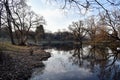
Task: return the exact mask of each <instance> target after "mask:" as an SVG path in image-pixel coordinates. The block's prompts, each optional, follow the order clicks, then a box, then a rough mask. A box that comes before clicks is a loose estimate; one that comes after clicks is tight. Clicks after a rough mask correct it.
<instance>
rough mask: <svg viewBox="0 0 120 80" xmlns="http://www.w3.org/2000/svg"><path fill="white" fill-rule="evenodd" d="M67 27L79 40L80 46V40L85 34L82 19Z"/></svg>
mask: <svg viewBox="0 0 120 80" xmlns="http://www.w3.org/2000/svg"><path fill="white" fill-rule="evenodd" d="M69 29H70V30H71V31H72V33H73V35H74V38H75V40H77V41H79V42H80V45H81V46H82V41H83V39H84V38H85V36H86V34H87V30H86V29H85V27H84V23H83V21H78V22H73V23H72V25H70V26H69Z"/></svg>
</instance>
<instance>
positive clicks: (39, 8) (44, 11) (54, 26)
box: [29, 0, 83, 32]
mask: <svg viewBox="0 0 120 80" xmlns="http://www.w3.org/2000/svg"><path fill="white" fill-rule="evenodd" d="M29 4H30V5H31V6H32V9H33V10H34V11H35V12H36V13H39V14H40V15H42V16H44V17H45V20H46V21H47V25H46V26H45V29H48V30H51V31H52V32H54V31H57V30H58V29H64V28H66V29H67V27H68V25H69V24H71V22H72V21H77V20H79V19H80V18H82V17H83V16H80V15H79V14H75V13H74V12H75V11H73V10H70V11H69V12H68V11H66V12H67V14H66V15H65V14H64V13H63V11H61V10H60V9H59V7H58V5H55V4H53V5H51V4H46V1H43V0H30V1H29Z"/></svg>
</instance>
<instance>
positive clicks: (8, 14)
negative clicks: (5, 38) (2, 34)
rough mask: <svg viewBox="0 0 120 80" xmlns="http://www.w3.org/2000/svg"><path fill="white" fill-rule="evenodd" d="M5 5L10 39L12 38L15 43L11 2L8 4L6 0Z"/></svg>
mask: <svg viewBox="0 0 120 80" xmlns="http://www.w3.org/2000/svg"><path fill="white" fill-rule="evenodd" d="M4 5H5V9H6V12H7V23H8V29H9V33H10V39H11V43H12V44H15V42H14V39H13V32H12V25H11V21H12V19H11V16H12V14H11V11H10V9H9V4H8V0H6V2H4Z"/></svg>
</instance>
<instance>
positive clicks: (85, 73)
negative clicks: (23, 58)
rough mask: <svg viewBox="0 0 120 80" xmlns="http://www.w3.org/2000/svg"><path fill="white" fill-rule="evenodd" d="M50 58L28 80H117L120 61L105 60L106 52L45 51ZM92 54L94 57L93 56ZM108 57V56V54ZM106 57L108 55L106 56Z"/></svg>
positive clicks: (87, 49) (86, 48)
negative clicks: (49, 54) (48, 53)
mask: <svg viewBox="0 0 120 80" xmlns="http://www.w3.org/2000/svg"><path fill="white" fill-rule="evenodd" d="M46 51H47V52H50V53H51V57H50V58H49V59H48V60H47V61H44V64H45V67H44V68H37V69H35V70H34V72H33V74H32V77H31V79H30V80H114V79H115V78H116V80H119V79H118V78H119V76H120V61H119V59H116V61H115V62H114V64H111V63H112V62H113V59H114V57H111V58H109V59H105V58H104V57H106V56H105V55H106V54H105V53H104V54H101V52H102V53H103V52H110V53H111V52H112V51H110V50H107V51H100V53H99V51H92V50H91V49H90V47H89V46H87V47H83V48H82V49H80V48H79V49H73V50H68V51H64V50H57V49H46ZM93 53H94V55H93ZM109 55H110V54H109ZM107 56H108V55H107Z"/></svg>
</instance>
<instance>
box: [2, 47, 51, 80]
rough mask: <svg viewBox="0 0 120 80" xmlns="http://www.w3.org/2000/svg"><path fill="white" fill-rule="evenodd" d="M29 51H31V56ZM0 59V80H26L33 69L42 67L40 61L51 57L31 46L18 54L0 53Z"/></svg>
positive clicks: (10, 52)
mask: <svg viewBox="0 0 120 80" xmlns="http://www.w3.org/2000/svg"><path fill="white" fill-rule="evenodd" d="M31 49H33V54H32V55H31V53H30V50H31ZM0 57H1V60H0V80H28V79H29V78H30V77H31V74H32V72H33V69H35V68H38V67H44V66H45V65H44V64H43V63H42V61H43V60H47V59H48V58H49V57H51V55H50V53H49V52H45V51H44V50H41V49H40V48H39V47H34V46H32V47H29V49H26V50H20V51H19V52H15V51H1V52H0Z"/></svg>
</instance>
